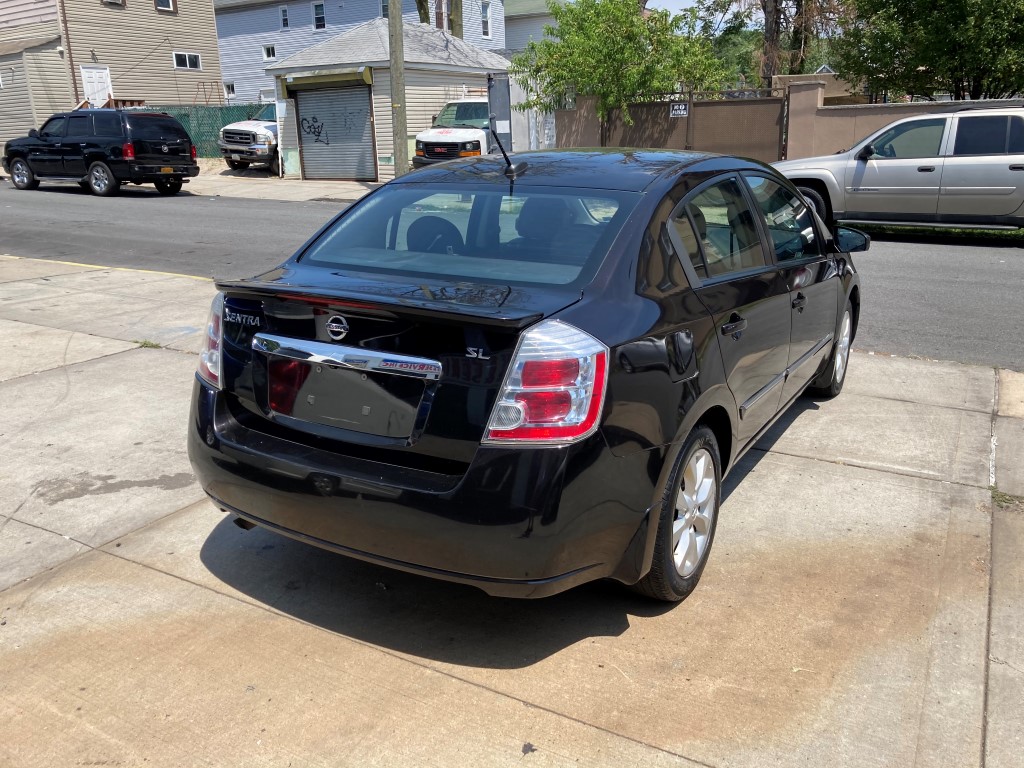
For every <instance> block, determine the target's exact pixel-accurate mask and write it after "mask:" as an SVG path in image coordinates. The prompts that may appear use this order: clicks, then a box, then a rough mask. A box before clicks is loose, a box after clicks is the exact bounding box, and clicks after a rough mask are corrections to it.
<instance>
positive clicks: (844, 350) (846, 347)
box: [807, 301, 853, 398]
mask: <svg viewBox="0 0 1024 768" xmlns="http://www.w3.org/2000/svg"><path fill="white" fill-rule="evenodd" d="M852 342H853V307H852V306H850V302H849V301H847V302H846V310H845V311H844V312H843V316H842V318H841V319H840V321H839V333H838V334H837V335H836V340H835V343H834V344H833V345H832V355H831V356H830V357H829V359H828V367H827V368H826V369H825V370H824V371H822V372H821V375H820V376H818V378H816V379H815V380H814V381H813V382H812V383H811V386H809V387H808V388H807V391H808V392H810V393H811V394H812V395H817V396H818V397H824V398H832V397H835V396H836V395H838V394H839V393H840V392H842V391H843V382H845V381H846V372H847V370H848V369H849V367H850V345H851V344H852Z"/></svg>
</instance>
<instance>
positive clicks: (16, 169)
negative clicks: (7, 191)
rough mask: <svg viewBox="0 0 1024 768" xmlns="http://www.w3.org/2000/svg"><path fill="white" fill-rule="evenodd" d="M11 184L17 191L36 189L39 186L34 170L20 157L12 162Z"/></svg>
mask: <svg viewBox="0 0 1024 768" xmlns="http://www.w3.org/2000/svg"><path fill="white" fill-rule="evenodd" d="M11 182H12V183H13V184H14V186H15V187H16V188H17V189H35V188H36V187H38V186H39V181H38V180H37V179H36V177H35V174H33V173H32V169H31V168H29V167H28V163H26V162H25V161H24V160H22V159H21V158H20V157H19V158H18V159H17V160H14V161H12V162H11Z"/></svg>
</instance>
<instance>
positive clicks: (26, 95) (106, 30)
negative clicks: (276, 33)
mask: <svg viewBox="0 0 1024 768" xmlns="http://www.w3.org/2000/svg"><path fill="white" fill-rule="evenodd" d="M0 77H2V83H0V143H2V142H3V141H6V140H7V139H10V138H13V137H15V136H21V135H24V134H25V133H26V132H27V131H28V129H29V128H33V127H38V126H39V125H40V124H41V123H42V121H43V120H45V119H46V118H47V117H49V116H50V114H52V113H53V112H57V111H60V110H64V109H71V108H73V107H75V106H76V105H79V104H83V103H85V102H87V103H89V104H91V105H92V106H96V107H98V106H103V105H105V104H111V105H113V106H120V105H133V104H149V105H152V104H196V103H198V104H207V103H214V102H216V103H220V100H221V98H222V93H223V91H222V87H223V86H222V82H223V78H222V76H221V71H220V57H219V55H218V50H217V35H216V26H215V22H214V12H213V0H5V1H4V2H3V3H0Z"/></svg>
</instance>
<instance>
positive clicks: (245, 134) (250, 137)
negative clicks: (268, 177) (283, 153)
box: [217, 104, 281, 176]
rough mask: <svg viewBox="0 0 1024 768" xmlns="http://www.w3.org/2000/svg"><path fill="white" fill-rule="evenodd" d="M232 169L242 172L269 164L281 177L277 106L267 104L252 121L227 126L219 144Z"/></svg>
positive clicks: (275, 173)
mask: <svg viewBox="0 0 1024 768" xmlns="http://www.w3.org/2000/svg"><path fill="white" fill-rule="evenodd" d="M217 146H219V147H220V153H221V155H223V157H224V160H225V161H226V162H227V164H228V168H231V169H232V170H235V171H240V170H243V169H245V168H248V167H249V166H250V165H252V164H253V163H260V164H265V165H267V166H268V167H269V168H270V172H271V173H272V174H273V175H275V176H277V175H279V174H280V172H281V169H280V161H279V160H278V153H277V106H276V105H275V104H267V105H266V106H265V107H263V109H261V110H260V111H259V112H258V113H257V114H256V116H255V117H254V118H253V119H252V120H243V121H241V122H238V123H231V124H230V125H225V126H224V127H223V128H221V129H220V140H219V141H218V142H217Z"/></svg>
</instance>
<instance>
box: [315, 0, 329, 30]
mask: <svg viewBox="0 0 1024 768" xmlns="http://www.w3.org/2000/svg"><path fill="white" fill-rule="evenodd" d="M313 29H327V4H326V3H313Z"/></svg>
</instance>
